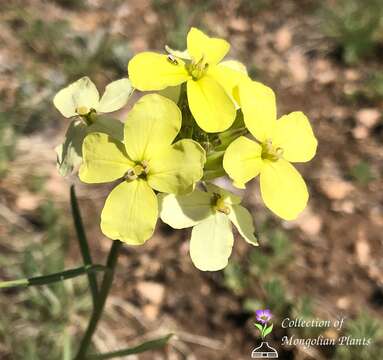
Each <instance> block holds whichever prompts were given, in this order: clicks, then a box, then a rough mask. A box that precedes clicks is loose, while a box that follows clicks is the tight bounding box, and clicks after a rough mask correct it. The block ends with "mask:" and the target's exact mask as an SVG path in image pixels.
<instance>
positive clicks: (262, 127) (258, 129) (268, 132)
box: [238, 80, 277, 142]
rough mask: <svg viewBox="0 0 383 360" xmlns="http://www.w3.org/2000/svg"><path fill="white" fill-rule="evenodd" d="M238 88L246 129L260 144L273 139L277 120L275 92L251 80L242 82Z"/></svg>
mask: <svg viewBox="0 0 383 360" xmlns="http://www.w3.org/2000/svg"><path fill="white" fill-rule="evenodd" d="M238 88H239V98H240V105H241V108H242V112H243V116H244V121H245V124H246V127H247V128H248V129H249V131H250V132H251V133H252V135H253V136H254V137H255V138H256V139H257V140H258V141H260V142H264V141H265V140H267V139H271V138H272V137H273V132H274V127H275V122H276V119H277V108H276V103H275V94H274V91H273V90H272V89H271V88H269V87H267V86H265V85H263V84H261V83H259V82H256V81H249V80H245V81H242V82H241V83H240V84H239V85H238Z"/></svg>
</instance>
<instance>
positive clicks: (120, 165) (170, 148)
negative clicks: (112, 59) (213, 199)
mask: <svg viewBox="0 0 383 360" xmlns="http://www.w3.org/2000/svg"><path fill="white" fill-rule="evenodd" d="M180 128H181V112H180V110H179V108H178V107H177V105H176V104H175V103H174V102H172V101H170V100H168V99H166V98H164V97H162V96H160V95H157V94H150V95H145V96H144V97H142V98H141V99H140V100H139V101H138V102H137V103H136V104H135V105H134V107H133V109H132V110H131V111H130V112H129V114H128V117H127V119H126V122H125V128H124V142H123V143H122V142H119V141H117V140H115V139H113V138H111V137H110V136H108V135H107V134H103V133H92V134H90V135H88V136H87V137H86V138H85V140H84V143H83V164H82V166H81V168H80V173H79V175H80V179H81V180H82V181H83V182H86V183H105V182H110V181H114V180H117V179H121V180H122V182H121V183H120V184H119V185H117V186H116V187H115V188H114V189H113V190H112V192H111V193H110V194H109V196H108V198H107V199H106V202H105V206H104V209H103V210H102V214H101V229H102V231H103V233H104V234H105V235H106V236H108V237H109V238H111V239H119V240H122V241H124V242H126V243H128V244H131V245H140V244H143V243H144V242H145V241H146V240H147V239H148V238H150V237H151V235H152V234H153V231H154V227H155V224H156V221H157V217H158V204H157V197H156V194H155V192H154V190H155V191H159V192H164V193H174V194H179V193H183V192H188V191H192V189H193V187H194V184H195V183H196V182H197V181H198V180H200V179H201V177H202V174H203V165H204V163H205V160H206V156H205V151H204V150H203V148H202V147H201V146H200V145H199V144H198V143H197V142H195V141H193V140H190V139H184V140H179V141H177V142H176V143H174V144H172V142H173V141H174V139H175V137H176V136H177V134H178V132H179V130H180Z"/></svg>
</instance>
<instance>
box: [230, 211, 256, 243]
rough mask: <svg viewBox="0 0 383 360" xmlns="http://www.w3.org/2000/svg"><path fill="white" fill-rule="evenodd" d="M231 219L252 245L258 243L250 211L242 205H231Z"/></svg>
mask: <svg viewBox="0 0 383 360" xmlns="http://www.w3.org/2000/svg"><path fill="white" fill-rule="evenodd" d="M228 216H229V219H230V220H231V222H232V223H233V224H234V225H235V227H236V228H237V230H238V232H239V233H240V234H241V236H242V237H243V238H244V239H245V240H246V241H247V242H248V243H249V244H251V245H258V241H257V238H256V237H255V228H254V222H253V217H252V216H251V214H250V212H249V211H248V210H247V209H246V208H244V207H243V206H241V205H233V206H231V207H230V212H229V215H228Z"/></svg>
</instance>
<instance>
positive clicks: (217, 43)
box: [187, 27, 230, 65]
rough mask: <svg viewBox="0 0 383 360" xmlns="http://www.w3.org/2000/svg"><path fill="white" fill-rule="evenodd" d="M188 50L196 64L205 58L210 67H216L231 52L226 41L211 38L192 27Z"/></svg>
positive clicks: (188, 37) (188, 38) (189, 34)
mask: <svg viewBox="0 0 383 360" xmlns="http://www.w3.org/2000/svg"><path fill="white" fill-rule="evenodd" d="M187 48H188V53H189V54H190V56H191V57H192V59H193V60H194V61H195V62H198V61H199V60H201V59H202V58H203V59H204V61H205V62H207V63H208V64H209V65H215V64H218V63H219V62H220V61H221V60H222V59H223V58H224V56H225V55H226V54H227V53H228V52H229V50H230V44H229V43H228V42H227V41H226V40H223V39H218V38H212V37H209V36H207V35H205V34H204V33H203V32H202V31H201V30H198V29H197V28H194V27H192V28H191V29H190V31H189V33H188V35H187Z"/></svg>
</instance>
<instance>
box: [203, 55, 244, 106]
mask: <svg viewBox="0 0 383 360" xmlns="http://www.w3.org/2000/svg"><path fill="white" fill-rule="evenodd" d="M208 74H209V75H210V76H211V77H213V78H214V79H215V80H216V81H217V82H218V84H220V85H221V86H222V87H223V88H224V89H225V91H226V93H227V94H228V95H229V96H230V98H231V100H232V101H233V102H234V103H235V105H236V107H237V108H239V106H238V104H237V103H236V101H235V99H234V89H235V88H236V86H237V85H238V84H239V83H240V82H241V81H244V80H246V79H248V76H247V71H246V67H245V65H243V64H242V63H240V62H239V61H235V60H228V61H222V62H221V63H220V64H218V65H217V66H213V67H212V68H211V69H210V70H209V71H208Z"/></svg>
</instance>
